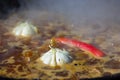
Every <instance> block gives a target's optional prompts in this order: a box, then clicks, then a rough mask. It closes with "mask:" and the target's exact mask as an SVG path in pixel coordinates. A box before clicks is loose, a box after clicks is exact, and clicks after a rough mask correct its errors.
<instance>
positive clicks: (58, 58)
mask: <svg viewBox="0 0 120 80" xmlns="http://www.w3.org/2000/svg"><path fill="white" fill-rule="evenodd" d="M40 59H41V60H42V61H43V63H44V64H48V65H50V66H61V65H63V64H65V63H70V62H72V57H71V56H70V55H69V52H67V51H66V50H61V49H58V48H51V49H50V50H49V51H48V52H46V53H45V54H44V55H43V56H42V57H41V58H40Z"/></svg>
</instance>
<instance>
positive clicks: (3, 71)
mask: <svg viewBox="0 0 120 80" xmlns="http://www.w3.org/2000/svg"><path fill="white" fill-rule="evenodd" d="M12 22H13V21H12ZM35 22H36V23H34V24H35V25H37V26H38V30H40V34H39V33H38V34H37V35H34V36H32V38H31V39H30V40H24V39H23V38H22V39H21V38H18V39H16V36H13V35H5V34H6V33H7V31H8V30H7V29H6V28H5V26H7V25H6V24H2V23H1V24H2V25H1V27H0V31H1V34H0V76H3V77H9V78H15V79H38V80H39V79H41V80H48V79H51V80H77V79H83V78H95V77H103V76H106V75H112V74H115V73H120V65H119V64H120V55H119V52H120V51H119V50H120V49H119V48H120V45H119V43H117V42H115V43H116V44H114V45H116V46H114V47H111V46H110V43H111V42H109V41H107V40H106V35H108V34H110V36H109V40H111V39H113V38H112V37H113V36H114V35H116V34H118V33H117V32H119V30H120V29H117V30H118V31H117V30H116V28H113V29H110V28H109V29H107V30H106V31H103V32H101V33H99V34H97V36H94V38H93V37H91V36H85V35H81V36H79V35H76V34H74V33H73V32H72V31H73V29H72V28H70V27H69V26H70V25H69V24H64V23H62V22H45V21H44V23H39V22H40V21H39V20H36V21H35ZM11 24H14V23H11ZM8 26H9V25H8ZM11 28H13V27H11ZM86 28H87V27H86ZM112 30H114V31H112ZM78 34H81V32H78ZM61 37H64V38H65V39H66V38H67V39H69V40H68V42H71V39H72V40H75V41H76V40H80V39H81V41H83V42H86V43H90V44H92V45H94V44H96V45H95V46H96V47H99V49H100V50H101V51H102V52H105V53H106V54H107V56H104V57H101V56H98V57H100V58H96V57H93V56H91V55H88V54H85V53H86V52H85V51H84V50H82V47H80V49H79V48H77V47H76V46H75V45H77V43H75V45H74V46H75V47H69V46H66V45H64V44H62V43H60V42H56V43H54V42H53V43H52V42H51V43H52V45H50V41H51V39H52V38H54V39H56V38H61ZM117 38H119V37H117ZM117 38H115V39H116V40H117ZM61 39H62V38H61ZM78 42H79V41H78ZM73 43H74V42H73ZM68 44H71V43H68ZM49 45H50V46H51V47H52V48H53V49H55V50H56V51H57V53H56V54H58V51H60V53H59V55H62V56H59V58H60V59H63V60H65V61H68V63H65V64H62V65H60V67H59V68H56V67H51V66H50V65H49V64H48V65H47V64H45V63H44V61H48V60H47V59H44V61H42V60H40V57H42V56H43V55H44V54H46V52H47V53H48V52H50V50H51V49H50V48H49ZM83 47H85V46H83ZM62 49H65V50H66V51H67V52H66V53H69V54H67V55H66V56H65V55H64V54H63V52H64V50H62ZM51 51H52V50H51ZM61 53H62V54H61ZM110 53H114V54H113V55H112V54H110ZM50 54H51V55H53V54H52V53H50ZM63 56H65V57H63ZM49 57H50V56H49ZM69 57H72V59H71V58H69ZM56 58H57V57H56ZM66 59H67V60H66ZM38 60H39V61H38ZM69 61H70V62H69ZM60 64H61V63H60ZM112 64H114V65H112Z"/></svg>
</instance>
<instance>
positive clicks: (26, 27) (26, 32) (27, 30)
mask: <svg viewBox="0 0 120 80" xmlns="http://www.w3.org/2000/svg"><path fill="white" fill-rule="evenodd" d="M37 33H38V31H37V28H36V27H35V26H33V25H32V24H30V23H28V22H25V23H21V24H19V25H18V26H17V27H16V28H14V29H13V34H14V35H15V36H23V37H30V36H33V35H36V34H37Z"/></svg>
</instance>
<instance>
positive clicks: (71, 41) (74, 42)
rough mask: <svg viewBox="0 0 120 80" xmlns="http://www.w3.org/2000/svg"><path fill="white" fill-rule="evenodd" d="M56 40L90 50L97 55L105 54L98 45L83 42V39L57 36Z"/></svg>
mask: <svg viewBox="0 0 120 80" xmlns="http://www.w3.org/2000/svg"><path fill="white" fill-rule="evenodd" d="M55 40H56V41H57V42H60V43H62V44H66V45H68V46H72V47H78V48H80V49H81V50H83V51H86V52H90V53H91V54H93V55H94V56H95V57H103V56H105V54H104V53H103V52H102V51H101V50H99V49H97V48H96V47H94V46H93V45H90V44H88V43H85V42H81V41H78V40H74V39H68V38H64V37H60V38H55Z"/></svg>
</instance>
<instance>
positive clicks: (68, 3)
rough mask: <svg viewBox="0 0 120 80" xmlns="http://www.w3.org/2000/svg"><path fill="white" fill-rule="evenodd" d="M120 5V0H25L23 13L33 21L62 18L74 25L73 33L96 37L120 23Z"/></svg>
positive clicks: (22, 3) (22, 2)
mask: <svg viewBox="0 0 120 80" xmlns="http://www.w3.org/2000/svg"><path fill="white" fill-rule="evenodd" d="M119 3H120V1H119V0H29V1H28V0H24V1H21V5H22V6H21V11H22V12H24V11H26V12H25V13H23V15H24V17H26V18H27V19H29V20H33V21H34V20H40V19H41V20H45V19H46V20H47V19H50V21H51V20H57V19H59V18H61V17H62V19H64V21H67V22H69V24H71V25H73V28H74V30H73V32H74V31H75V32H76V31H77V34H87V35H93V36H94V34H96V33H100V32H102V31H105V30H106V29H108V27H109V28H110V27H111V25H112V26H113V24H118V23H119V22H120V9H119V7H120V6H119ZM43 16H44V17H43ZM56 16H57V17H59V18H56ZM38 18H39V19H38ZM79 32H80V33H79Z"/></svg>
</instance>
